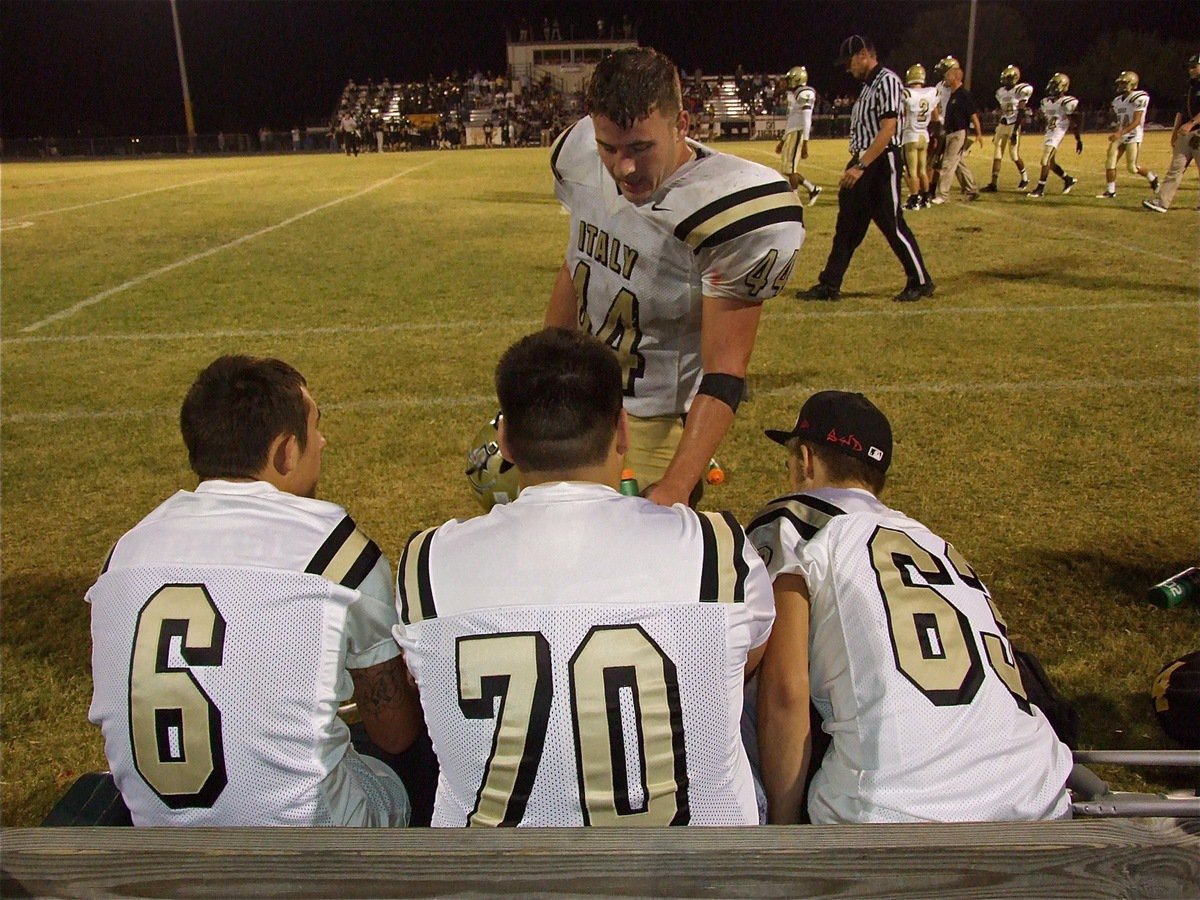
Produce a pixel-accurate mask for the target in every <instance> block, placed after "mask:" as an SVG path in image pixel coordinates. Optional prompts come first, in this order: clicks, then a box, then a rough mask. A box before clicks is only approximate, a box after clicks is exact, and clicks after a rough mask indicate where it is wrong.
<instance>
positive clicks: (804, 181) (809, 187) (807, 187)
mask: <svg viewBox="0 0 1200 900" xmlns="http://www.w3.org/2000/svg"><path fill="white" fill-rule="evenodd" d="M800 187H802V188H804V189H805V190H806V191H808V192H809V193H812V189H813V188H815V187H816V185H815V184H813V183H812V182H811V181H809V180H808V179H807V178H801V179H800Z"/></svg>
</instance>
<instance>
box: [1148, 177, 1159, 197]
mask: <svg viewBox="0 0 1200 900" xmlns="http://www.w3.org/2000/svg"><path fill="white" fill-rule="evenodd" d="M1150 190H1152V191H1154V193H1156V194H1157V193H1158V176H1157V175H1155V174H1154V173H1151V174H1150Z"/></svg>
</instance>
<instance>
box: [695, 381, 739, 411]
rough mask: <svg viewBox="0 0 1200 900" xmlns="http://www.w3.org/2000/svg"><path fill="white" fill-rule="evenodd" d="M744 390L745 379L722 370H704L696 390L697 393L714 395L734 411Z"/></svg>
mask: <svg viewBox="0 0 1200 900" xmlns="http://www.w3.org/2000/svg"><path fill="white" fill-rule="evenodd" d="M745 392H746V379H744V378H738V377H737V376H736V375H727V374H726V373H724V372H706V373H705V375H704V377H703V378H701V379H700V389H699V390H698V391H696V393H697V394H707V395H708V396H709V397H715V398H716V399H717V400H720V401H721V402H722V403H724V404H725V405H726V406H728V407H729V408H730V409H732V410H733V411H734V412H737V408H738V404H739V403H741V402H742V395H743V394H744V393H745Z"/></svg>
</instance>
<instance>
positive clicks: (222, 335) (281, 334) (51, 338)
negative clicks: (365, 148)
mask: <svg viewBox="0 0 1200 900" xmlns="http://www.w3.org/2000/svg"><path fill="white" fill-rule="evenodd" d="M1195 306H1196V303H1195V301H1193V300H1164V301H1158V302H1156V301H1150V300H1135V301H1132V302H1129V303H1056V304H1039V305H1032V306H966V307H945V306H938V305H937V304H936V302H934V303H931V304H929V305H924V306H919V305H918V306H912V305H908V304H889V305H887V306H883V307H879V306H872V307H870V308H867V309H843V308H839V307H838V305H837V304H832V303H805V304H803V306H801V305H799V304H795V303H792V302H791V301H790V300H788V299H786V298H779V299H777V300H774V301H771V303H770V304H769V305H768V306H767V308H766V311H765V314H764V316H763V318H764V320H765V321H768V322H770V321H775V320H789V321H790V320H793V319H806V318H814V319H847V318H853V319H860V318H874V317H885V318H907V317H911V316H933V317H936V318H958V317H963V316H973V315H982V316H990V315H1000V316H1014V315H1021V314H1022V313H1028V314H1033V315H1041V314H1053V313H1077V312H1087V313H1097V312H1116V311H1120V310H1133V309H1181V308H1186V309H1193V308H1195ZM540 321H541V319H534V318H529V319H508V320H506V321H505V323H504V324H505V326H506V327H509V328H511V329H512V330H513V332H514V333H517V334H524V333H526V332H528V331H532V330H533V329H534V328H536V327H537V325H538V323H539V322H540ZM495 328H496V323H495V321H494V320H483V319H480V320H478V321H473V320H466V321H463V320H442V321H437V322H392V323H388V324H385V325H326V326H320V327H312V328H269V329H263V330H259V331H250V330H247V331H232V330H230V331H166V332H162V331H160V332H150V333H142V334H55V335H32V336H30V337H14V338H6V339H5V340H4V341H3V346H5V347H11V346H16V345H21V344H102V343H114V342H119V341H150V342H153V343H156V344H160V343H163V342H166V341H214V340H229V339H231V338H237V339H251V340H255V339H261V338H304V337H324V336H336V335H339V334H346V335H354V334H396V333H400V332H423V331H457V332H459V333H463V334H466V333H470V332H481V333H482V332H492V331H495Z"/></svg>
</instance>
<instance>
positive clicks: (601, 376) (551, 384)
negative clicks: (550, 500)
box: [496, 328, 623, 472]
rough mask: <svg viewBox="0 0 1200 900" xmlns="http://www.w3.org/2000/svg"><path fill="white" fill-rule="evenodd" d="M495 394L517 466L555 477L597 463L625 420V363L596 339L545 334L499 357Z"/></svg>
mask: <svg viewBox="0 0 1200 900" xmlns="http://www.w3.org/2000/svg"><path fill="white" fill-rule="evenodd" d="M496 396H497V397H498V398H499V400H500V411H501V413H503V415H504V429H505V435H506V439H507V445H508V451H509V453H510V454H511V455H512V457H513V460H512V461H513V462H514V463H516V465H517V468H519V469H521V470H522V471H524V472H554V471H563V470H568V469H576V468H580V467H582V466H593V465H599V464H600V463H602V462H604V460H605V459H606V458H607V456H608V450H609V447H610V445H611V443H612V438H613V433H614V432H615V431H616V428H617V421H618V420H619V419H620V415H621V404H622V398H623V390H622V386H621V365H620V363H618V362H617V358H616V356H615V355H614V354H613V352H612V351H611V350H609V349H608V347H606V346H604V344H602V343H601V342H600V341H599V340H597V339H596V338H594V337H592V336H590V335H588V334H585V333H584V332H581V331H573V330H570V329H567V328H547V329H545V330H544V331H539V332H537V333H536V334H531V335H528V336H527V337H523V338H521V340H519V341H517V342H516V343H515V344H513V345H512V346H511V347H509V348H508V350H506V351H505V353H504V355H503V356H502V357H500V362H499V364H498V365H497V366H496Z"/></svg>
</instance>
